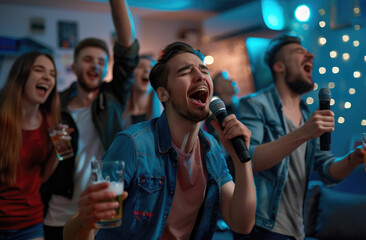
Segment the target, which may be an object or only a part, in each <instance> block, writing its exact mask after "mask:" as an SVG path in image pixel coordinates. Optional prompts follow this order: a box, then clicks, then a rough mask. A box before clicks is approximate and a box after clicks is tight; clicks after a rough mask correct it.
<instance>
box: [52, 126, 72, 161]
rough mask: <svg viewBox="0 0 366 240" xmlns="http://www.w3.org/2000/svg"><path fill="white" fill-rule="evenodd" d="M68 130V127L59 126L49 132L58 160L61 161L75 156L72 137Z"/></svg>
mask: <svg viewBox="0 0 366 240" xmlns="http://www.w3.org/2000/svg"><path fill="white" fill-rule="evenodd" d="M68 128H69V127H68V126H67V125H63V124H59V125H58V127H57V128H55V129H49V130H48V133H49V135H50V138H51V141H52V144H53V146H54V148H55V152H56V155H57V158H58V160H60V161H62V160H64V159H67V158H70V157H72V156H74V150H73V149H72V146H71V137H70V135H69V133H68V132H67V129H68Z"/></svg>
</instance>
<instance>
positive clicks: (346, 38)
mask: <svg viewBox="0 0 366 240" xmlns="http://www.w3.org/2000/svg"><path fill="white" fill-rule="evenodd" d="M342 40H343V42H348V41H349V36H348V35H347V34H345V35H343V36H342Z"/></svg>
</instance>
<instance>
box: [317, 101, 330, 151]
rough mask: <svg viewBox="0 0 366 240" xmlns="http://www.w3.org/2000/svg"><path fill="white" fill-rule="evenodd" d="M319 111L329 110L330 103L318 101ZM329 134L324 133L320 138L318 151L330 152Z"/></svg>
mask: <svg viewBox="0 0 366 240" xmlns="http://www.w3.org/2000/svg"><path fill="white" fill-rule="evenodd" d="M319 109H320V110H328V109H330V102H329V101H320V102H319ZM330 139H331V138H330V133H328V132H326V133H323V135H321V136H320V150H322V151H329V150H330Z"/></svg>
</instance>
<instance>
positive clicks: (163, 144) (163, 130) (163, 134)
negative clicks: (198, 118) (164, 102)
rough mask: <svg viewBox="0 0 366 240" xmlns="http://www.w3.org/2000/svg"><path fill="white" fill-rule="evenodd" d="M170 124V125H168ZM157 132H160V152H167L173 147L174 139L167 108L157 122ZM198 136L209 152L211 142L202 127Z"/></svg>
mask: <svg viewBox="0 0 366 240" xmlns="http://www.w3.org/2000/svg"><path fill="white" fill-rule="evenodd" d="M167 126H168V127H167ZM156 128H157V134H158V148H159V152H160V153H166V152H168V151H169V149H170V148H173V145H172V140H171V136H170V132H169V124H168V119H167V118H166V112H165V110H164V111H163V113H162V114H161V117H159V118H158V120H157V122H156ZM198 137H199V140H200V143H201V145H202V146H203V147H204V148H205V150H206V151H207V152H208V151H209V150H210V148H211V144H210V142H209V141H208V140H207V138H206V137H205V135H204V133H203V132H202V129H200V130H199V132H198Z"/></svg>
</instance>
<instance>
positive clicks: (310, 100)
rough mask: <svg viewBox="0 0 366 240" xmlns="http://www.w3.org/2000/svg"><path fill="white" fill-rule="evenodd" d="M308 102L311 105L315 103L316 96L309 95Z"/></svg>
mask: <svg viewBox="0 0 366 240" xmlns="http://www.w3.org/2000/svg"><path fill="white" fill-rule="evenodd" d="M306 103H307V104H309V105H311V104H313V103H314V98H312V97H308V98H307V99H306Z"/></svg>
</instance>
